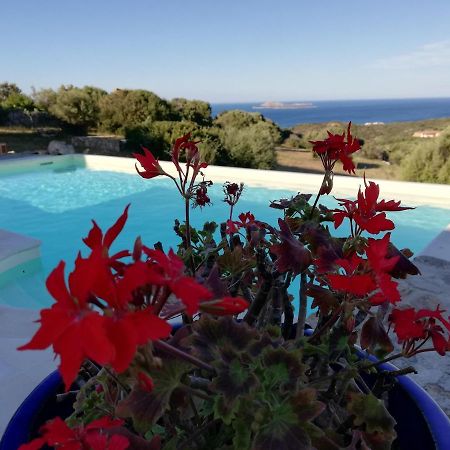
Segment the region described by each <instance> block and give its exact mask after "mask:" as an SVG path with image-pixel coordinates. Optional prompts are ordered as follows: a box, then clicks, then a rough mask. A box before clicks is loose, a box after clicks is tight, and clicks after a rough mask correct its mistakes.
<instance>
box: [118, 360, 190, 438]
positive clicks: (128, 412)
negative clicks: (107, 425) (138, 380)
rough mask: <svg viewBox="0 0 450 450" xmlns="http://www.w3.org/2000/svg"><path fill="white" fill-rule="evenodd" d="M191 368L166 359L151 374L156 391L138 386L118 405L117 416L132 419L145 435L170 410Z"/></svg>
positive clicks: (179, 362)
mask: <svg viewBox="0 0 450 450" xmlns="http://www.w3.org/2000/svg"><path fill="white" fill-rule="evenodd" d="M191 368H192V366H191V365H189V364H187V363H185V362H181V361H178V360H169V359H166V360H165V361H164V365H163V367H162V368H160V369H154V370H152V371H150V372H149V375H150V376H151V377H152V379H153V381H154V383H155V387H154V389H153V390H152V391H151V392H147V391H145V390H143V389H142V388H141V387H140V385H139V384H136V385H135V386H134V387H133V389H132V391H131V392H130V394H128V396H127V397H126V398H125V399H124V400H122V401H121V402H120V403H119V404H118V406H117V408H116V414H117V415H118V416H119V417H123V418H128V417H131V418H132V419H133V424H134V426H135V428H136V430H137V431H139V432H142V433H145V432H146V431H148V429H149V428H150V427H151V426H153V425H154V424H156V422H157V421H158V420H159V419H160V418H161V417H162V415H163V414H164V412H165V411H166V410H167V409H168V407H169V402H170V400H171V398H172V395H173V394H174V393H175V391H176V390H177V389H178V388H180V387H181V385H182V383H181V379H182V378H183V377H184V376H185V375H186V373H187V372H188V371H189V370H191ZM181 395H183V394H181Z"/></svg>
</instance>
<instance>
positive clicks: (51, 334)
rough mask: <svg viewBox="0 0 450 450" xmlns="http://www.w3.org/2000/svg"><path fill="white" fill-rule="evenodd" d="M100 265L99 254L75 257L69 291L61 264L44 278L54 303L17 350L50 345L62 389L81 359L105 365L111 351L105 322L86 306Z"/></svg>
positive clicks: (62, 263) (67, 386)
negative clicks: (57, 366) (60, 376)
mask: <svg viewBox="0 0 450 450" xmlns="http://www.w3.org/2000/svg"><path fill="white" fill-rule="evenodd" d="M100 264H101V258H100V255H99V252H98V251H97V252H92V254H91V256H90V257H89V258H88V259H82V258H81V257H78V258H77V261H76V264H75V270H74V271H73V272H72V273H71V274H70V276H69V289H67V287H66V284H65V281H64V266H65V264H64V262H63V261H61V262H60V263H59V264H58V266H57V267H56V268H55V269H54V270H53V271H52V273H51V274H50V275H49V277H48V278H47V289H48V291H49V292H50V294H51V295H52V296H53V298H54V299H55V300H56V303H55V304H54V305H53V306H52V307H51V308H46V309H43V310H41V317H40V320H39V322H40V324H41V325H40V328H39V329H38V331H37V332H36V334H35V335H34V336H33V338H32V339H31V341H30V342H29V343H28V344H26V345H23V346H21V347H19V349H18V350H43V349H45V348H47V347H49V346H50V345H53V349H54V351H55V353H57V354H59V355H60V358H61V363H60V366H59V370H60V372H61V375H62V377H63V380H64V383H65V386H66V390H68V389H69V388H70V385H71V384H72V382H73V380H74V379H75V377H76V375H77V373H78V371H79V369H80V366H81V364H82V362H83V360H84V359H85V358H92V359H93V360H95V361H97V362H98V363H99V364H106V363H107V362H109V361H110V360H111V358H112V357H113V355H114V348H113V346H112V345H111V343H110V341H109V339H108V337H107V334H106V326H105V325H106V319H105V317H103V316H101V315H100V314H99V313H98V312H96V311H94V310H92V309H91V308H90V307H89V305H88V298H89V296H90V292H91V289H92V286H93V285H94V282H95V278H96V267H98V266H99V265H100Z"/></svg>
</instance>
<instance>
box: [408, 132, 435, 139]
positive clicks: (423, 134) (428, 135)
mask: <svg viewBox="0 0 450 450" xmlns="http://www.w3.org/2000/svg"><path fill="white" fill-rule="evenodd" d="M440 134H441V132H440V131H436V130H422V131H416V132H415V133H414V134H413V137H417V138H426V139H428V138H435V137H438V136H440Z"/></svg>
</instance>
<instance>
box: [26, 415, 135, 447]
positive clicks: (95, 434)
mask: <svg viewBox="0 0 450 450" xmlns="http://www.w3.org/2000/svg"><path fill="white" fill-rule="evenodd" d="M123 423H124V422H123V420H111V419H110V418H108V417H102V418H101V419H97V420H94V421H93V422H91V423H90V424H88V425H86V426H80V427H77V428H69V426H68V425H67V424H66V422H64V420H62V419H61V418H60V417H56V418H55V419H53V420H51V421H49V422H47V423H46V424H45V425H44V426H43V427H42V428H41V430H40V431H41V435H42V436H41V437H39V438H36V439H34V440H32V441H31V442H29V443H28V444H24V445H22V446H20V447H19V450H39V449H40V448H42V447H43V446H44V445H48V446H50V447H52V448H54V449H57V450H58V449H61V450H63V449H66V450H126V449H128V448H129V445H130V443H129V441H128V439H127V438H126V437H125V436H122V435H120V434H113V432H112V430H114V429H115V428H117V427H119V426H121V425H122V424H123Z"/></svg>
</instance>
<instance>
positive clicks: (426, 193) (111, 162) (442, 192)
mask: <svg viewBox="0 0 450 450" xmlns="http://www.w3.org/2000/svg"><path fill="white" fill-rule="evenodd" d="M71 156H72V157H73V158H75V159H76V160H77V161H78V162H79V163H81V162H82V161H84V164H85V167H86V168H88V169H90V170H107V171H114V172H125V173H136V169H135V162H136V160H135V159H134V158H124V157H116V156H101V155H71ZM160 164H161V166H162V168H163V169H164V170H165V171H167V172H168V173H170V174H171V175H175V174H176V171H175V169H174V166H173V164H172V163H171V162H168V161H160ZM205 174H206V176H207V177H206V178H207V179H210V180H212V181H213V182H224V181H231V182H238V183H239V182H241V181H242V182H244V183H245V184H247V185H249V186H264V187H267V188H273V189H285V190H293V191H300V192H302V193H315V192H317V190H318V189H319V187H320V185H321V183H322V178H323V176H322V175H319V174H311V173H303V172H288V171H277V170H257V169H245V168H240V167H224V166H208V168H207V169H205ZM372 181H376V182H377V183H379V184H380V191H381V193H380V197H381V198H385V199H388V200H390V199H391V198H393V199H395V200H401V201H402V203H403V204H405V205H406V204H410V205H421V204H422V205H428V206H438V207H441V208H449V209H450V185H444V184H432V183H415V182H409V181H408V182H407V181H391V180H372ZM363 185H364V180H363V178H362V177H357V176H342V175H336V176H335V177H334V190H333V192H334V195H338V196H339V195H349V196H351V197H352V198H354V197H356V194H357V192H358V189H359V187H360V186H363ZM449 221H450V213H449Z"/></svg>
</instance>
